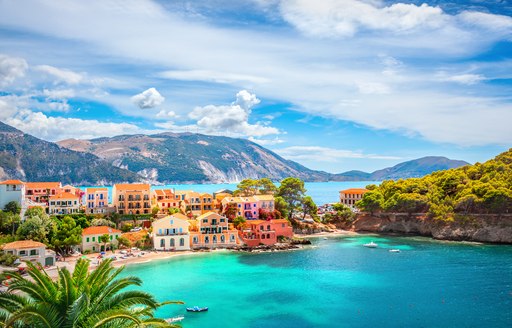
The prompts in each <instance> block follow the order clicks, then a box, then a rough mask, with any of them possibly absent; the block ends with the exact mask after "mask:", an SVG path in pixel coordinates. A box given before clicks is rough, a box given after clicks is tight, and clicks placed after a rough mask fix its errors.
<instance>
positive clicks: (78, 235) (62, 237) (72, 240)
mask: <svg viewBox="0 0 512 328" xmlns="http://www.w3.org/2000/svg"><path fill="white" fill-rule="evenodd" d="M81 242H82V228H81V227H80V226H79V225H77V224H76V222H75V220H73V219H72V218H71V217H69V216H65V217H64V218H63V219H62V220H59V221H58V222H57V229H56V232H55V235H54V236H53V238H52V244H53V246H55V250H56V251H58V252H59V253H60V254H62V256H66V255H67V254H69V253H70V252H71V248H72V246H75V245H78V244H80V243H81Z"/></svg>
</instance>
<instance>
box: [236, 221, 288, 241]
mask: <svg viewBox="0 0 512 328" xmlns="http://www.w3.org/2000/svg"><path fill="white" fill-rule="evenodd" d="M279 236H283V237H287V238H292V237H293V228H292V226H291V225H290V222H289V221H288V220H286V219H277V220H269V221H265V220H247V222H246V223H245V224H244V228H243V229H242V234H241V239H242V241H243V242H244V243H245V244H246V245H247V246H249V247H254V246H258V245H260V244H264V245H274V244H275V243H277V238H278V237H279Z"/></svg>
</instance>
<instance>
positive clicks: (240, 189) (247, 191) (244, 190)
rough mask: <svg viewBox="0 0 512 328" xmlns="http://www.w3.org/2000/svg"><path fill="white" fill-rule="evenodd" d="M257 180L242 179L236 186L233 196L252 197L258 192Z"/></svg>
mask: <svg viewBox="0 0 512 328" xmlns="http://www.w3.org/2000/svg"><path fill="white" fill-rule="evenodd" d="M258 187H259V183H258V180H253V179H244V180H242V181H240V183H239V184H238V185H237V186H236V188H237V190H235V192H234V195H235V196H244V197H246V196H254V195H256V193H257V192H258Z"/></svg>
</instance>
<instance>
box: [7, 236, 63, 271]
mask: <svg viewBox="0 0 512 328" xmlns="http://www.w3.org/2000/svg"><path fill="white" fill-rule="evenodd" d="M1 249H2V251H3V252H4V253H7V254H12V255H16V256H18V257H19V258H20V260H21V261H30V262H37V263H39V264H41V265H42V266H52V265H55V252H54V251H52V250H49V249H46V245H45V244H43V243H40V242H37V241H33V240H18V241H13V242H12V243H7V244H5V245H3V246H2V247H1Z"/></svg>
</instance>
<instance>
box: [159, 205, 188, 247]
mask: <svg viewBox="0 0 512 328" xmlns="http://www.w3.org/2000/svg"><path fill="white" fill-rule="evenodd" d="M189 226H190V223H189V222H188V217H186V216H185V215H183V214H180V213H176V214H172V215H168V216H166V217H163V218H161V219H158V220H155V221H153V224H152V227H153V236H152V237H153V245H154V248H155V249H156V250H159V251H165V250H171V251H174V250H177V251H183V250H189V249H190V233H189Z"/></svg>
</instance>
